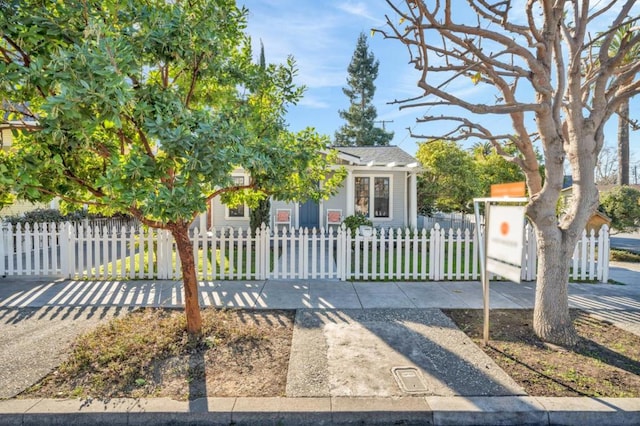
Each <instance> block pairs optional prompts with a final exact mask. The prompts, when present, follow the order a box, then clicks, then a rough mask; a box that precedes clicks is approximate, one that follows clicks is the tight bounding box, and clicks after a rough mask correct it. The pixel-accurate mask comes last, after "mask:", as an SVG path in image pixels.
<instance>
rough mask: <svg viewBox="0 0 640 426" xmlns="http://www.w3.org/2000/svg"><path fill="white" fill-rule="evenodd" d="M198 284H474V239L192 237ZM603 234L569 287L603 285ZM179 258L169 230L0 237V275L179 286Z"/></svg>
mask: <svg viewBox="0 0 640 426" xmlns="http://www.w3.org/2000/svg"><path fill="white" fill-rule="evenodd" d="M191 238H192V242H193V251H194V256H195V263H196V271H197V273H198V278H199V279H200V280H226V279H230V280H234V279H246V280H257V279H319V278H320V279H322V278H324V279H341V280H350V279H354V280H421V281H425V280H433V281H442V280H479V279H480V265H479V262H480V259H479V254H478V244H477V243H476V242H475V241H474V235H473V234H472V233H471V232H470V231H469V230H468V229H467V230H465V231H461V230H459V229H458V230H455V231H454V230H453V229H448V230H445V229H441V228H440V227H439V226H438V225H436V226H435V227H434V228H433V229H431V230H430V231H427V230H426V229H423V230H421V231H417V230H414V231H411V230H409V229H396V230H394V229H389V230H384V229H381V230H378V231H377V232H374V233H373V235H371V236H363V235H359V234H358V235H356V236H352V235H351V232H350V231H348V230H345V229H342V228H335V227H334V228H331V229H329V230H325V229H319V230H316V229H311V230H309V229H299V230H295V229H286V228H284V229H278V230H276V231H275V232H274V231H272V230H271V229H270V228H265V227H263V228H262V229H260V230H258V231H257V232H256V234H255V235H251V233H250V231H249V230H248V229H240V228H235V229H234V228H223V229H220V228H217V229H216V228H214V229H212V230H210V231H207V232H199V231H198V230H197V229H195V230H193V232H192V235H191ZM608 265H609V235H608V229H607V228H606V227H603V228H602V229H601V230H600V233H599V235H597V236H596V235H595V234H594V233H593V231H592V232H591V233H590V234H589V235H587V234H586V233H584V234H583V235H582V238H581V239H580V241H579V242H578V244H577V245H576V248H575V252H574V255H573V260H572V270H571V278H572V279H573V280H582V281H599V282H607V281H608V274H609V271H608V267H609V266H608ZM181 274H182V272H181V265H180V259H179V257H178V255H177V250H176V245H175V242H174V240H173V238H172V236H171V235H170V233H169V232H168V231H163V230H153V229H146V228H143V227H138V226H132V227H128V228H126V227H121V228H116V227H111V228H107V227H106V226H103V227H75V226H73V225H71V224H69V223H67V224H53V223H48V224H36V225H33V226H30V225H25V226H24V227H23V226H20V225H16V226H11V225H4V226H3V227H2V228H1V229H0V275H2V276H4V275H45V276H50V275H55V276H63V277H66V278H85V279H133V278H139V279H145V278H146V279H178V278H180V277H181ZM535 274H536V242H535V237H534V233H533V230H532V228H531V226H527V227H526V234H525V248H524V250H523V254H522V279H523V280H525V281H532V280H535V278H536V277H535Z"/></svg>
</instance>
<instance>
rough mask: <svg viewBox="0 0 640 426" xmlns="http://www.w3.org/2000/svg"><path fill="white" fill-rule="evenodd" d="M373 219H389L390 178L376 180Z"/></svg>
mask: <svg viewBox="0 0 640 426" xmlns="http://www.w3.org/2000/svg"><path fill="white" fill-rule="evenodd" d="M374 186H375V188H374V195H373V197H374V198H373V217H389V178H388V177H377V178H375V184H374Z"/></svg>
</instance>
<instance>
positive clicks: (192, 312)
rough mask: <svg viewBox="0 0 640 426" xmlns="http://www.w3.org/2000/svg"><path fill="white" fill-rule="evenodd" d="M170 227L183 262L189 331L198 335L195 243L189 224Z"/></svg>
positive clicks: (198, 315) (199, 319)
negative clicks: (193, 242)
mask: <svg viewBox="0 0 640 426" xmlns="http://www.w3.org/2000/svg"><path fill="white" fill-rule="evenodd" d="M169 229H170V231H171V235H173V238H174V239H175V241H176V247H177V249H178V255H179V256H180V262H181V263H182V281H183V287H184V304H185V314H186V317H187V332H188V333H189V334H192V335H194V334H195V335H197V334H200V333H201V332H202V315H201V314H200V301H199V299H198V278H197V276H196V270H195V262H194V256H193V244H192V242H191V239H190V238H189V224H188V223H179V224H174V225H172V226H170V227H169Z"/></svg>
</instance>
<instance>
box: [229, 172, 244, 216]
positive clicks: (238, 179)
mask: <svg viewBox="0 0 640 426" xmlns="http://www.w3.org/2000/svg"><path fill="white" fill-rule="evenodd" d="M233 184H234V185H244V176H233ZM228 209H229V217H242V218H243V217H245V212H246V209H247V207H246V206H245V205H244V204H240V205H237V206H235V207H229V208H228Z"/></svg>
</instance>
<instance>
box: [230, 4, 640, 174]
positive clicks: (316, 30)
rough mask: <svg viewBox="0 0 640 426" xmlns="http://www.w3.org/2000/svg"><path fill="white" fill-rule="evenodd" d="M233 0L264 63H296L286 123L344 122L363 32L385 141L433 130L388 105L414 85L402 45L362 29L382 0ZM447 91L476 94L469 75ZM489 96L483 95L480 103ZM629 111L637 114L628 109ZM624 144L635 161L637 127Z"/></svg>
mask: <svg viewBox="0 0 640 426" xmlns="http://www.w3.org/2000/svg"><path fill="white" fill-rule="evenodd" d="M239 4H244V5H245V6H246V7H247V8H248V9H249V23H248V29H247V31H248V33H249V34H250V35H251V36H252V38H253V44H254V50H255V51H256V52H258V51H259V45H260V40H262V42H263V43H264V47H265V54H266V59H267V62H272V63H283V62H284V61H285V60H286V58H287V56H288V55H292V56H293V57H294V58H295V59H296V63H297V66H298V69H299V74H298V77H297V80H296V81H297V83H298V84H303V85H305V86H306V87H307V91H306V93H305V96H304V98H303V99H302V101H301V102H300V103H299V104H298V105H296V106H293V107H291V108H290V110H289V114H288V116H287V120H288V122H289V124H290V128H291V130H294V131H297V130H301V129H303V128H305V127H307V126H311V127H315V128H316V130H317V131H319V132H320V133H323V134H326V135H328V136H330V137H332V138H333V135H334V133H335V131H336V130H338V128H339V127H340V126H342V125H343V124H344V121H343V120H342V119H341V118H340V116H339V115H338V111H339V110H341V109H346V108H348V99H347V97H346V96H345V95H344V93H342V88H343V87H345V86H346V78H347V66H348V65H349V62H350V61H351V57H352V55H353V51H354V49H355V46H356V41H357V38H358V35H359V34H360V32H361V31H364V32H365V33H366V34H367V36H368V42H369V49H370V50H371V51H372V52H373V54H374V55H375V57H376V59H378V60H379V61H380V67H379V70H378V78H377V79H376V81H375V84H376V88H377V89H376V94H375V98H374V105H375V106H376V108H377V111H378V120H385V121H388V122H386V123H384V125H385V127H386V129H387V130H392V131H394V132H395V135H394V139H393V140H392V142H391V143H392V144H394V145H398V146H400V147H401V148H403V149H404V150H405V151H407V152H409V153H411V154H414V153H415V151H416V149H417V142H418V141H417V140H415V139H413V138H411V137H410V136H409V132H408V130H407V128H409V127H410V128H413V129H414V131H415V132H416V133H420V132H421V130H422V131H423V132H422V133H429V134H431V133H433V132H434V128H433V127H432V129H427V128H426V127H425V126H424V125H419V126H417V127H416V122H415V119H416V118H417V117H419V116H421V115H424V114H425V112H426V111H425V110H421V109H418V108H407V109H404V110H399V109H398V105H389V104H388V103H389V102H391V101H393V100H395V99H405V98H409V97H413V96H416V95H418V94H419V89H418V88H417V86H416V81H417V79H418V75H417V72H416V71H415V70H414V69H413V68H412V66H410V65H409V64H408V63H407V62H408V55H407V52H406V50H405V48H404V47H403V46H402V45H401V44H400V43H399V42H398V41H395V40H385V39H383V38H382V36H381V35H380V34H376V35H375V36H373V37H371V36H370V30H371V28H372V27H382V26H383V25H384V24H385V14H386V15H389V16H390V17H391V18H392V19H394V20H395V19H396V18H395V17H394V14H395V13H394V11H393V10H392V9H391V8H390V7H389V6H388V5H387V4H386V2H385V1H383V0H376V1H371V0H369V1H357V0H346V1H345V0H321V1H320V0H240V1H239ZM452 90H457V91H459V92H465V93H466V92H468V94H469V95H475V96H482V94H481V93H478V91H477V90H476V87H474V86H473V85H472V84H471V83H470V82H469V85H468V86H467V87H462V86H459V87H455V88H452ZM492 101H493V100H492V99H488V100H487V101H486V102H487V103H491V102H492ZM639 101H640V100H639V99H635V100H634V102H633V104H632V106H631V111H632V115H633V114H634V112H633V111H634V110H636V111H637V110H638V108H640V102H639ZM636 118H640V117H638V116H637V114H636ZM493 119H494V120H495V118H493ZM391 121H392V122H391ZM505 121H507V120H505ZM616 121H617V120H616V118H615V117H614V118H612V119H611V120H610V123H609V124H608V128H607V136H606V144H607V145H611V146H614V145H615V143H616V124H615V122H616ZM379 125H380V126H381V125H382V124H381V123H379ZM439 126H442V124H440V125H439ZM436 130H437V129H436ZM631 150H632V163H634V164H636V163H639V162H640V131H635V132H633V131H632V132H631ZM638 168H639V169H640V164H638ZM632 173H633V171H632ZM639 173H640V171H639ZM639 178H640V176H639ZM632 179H633V176H632Z"/></svg>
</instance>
